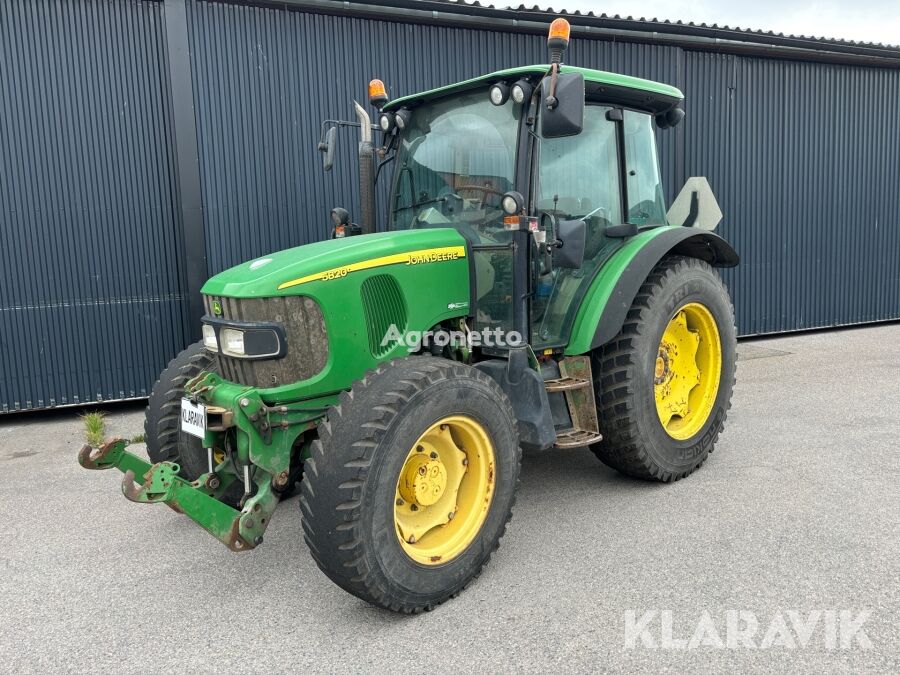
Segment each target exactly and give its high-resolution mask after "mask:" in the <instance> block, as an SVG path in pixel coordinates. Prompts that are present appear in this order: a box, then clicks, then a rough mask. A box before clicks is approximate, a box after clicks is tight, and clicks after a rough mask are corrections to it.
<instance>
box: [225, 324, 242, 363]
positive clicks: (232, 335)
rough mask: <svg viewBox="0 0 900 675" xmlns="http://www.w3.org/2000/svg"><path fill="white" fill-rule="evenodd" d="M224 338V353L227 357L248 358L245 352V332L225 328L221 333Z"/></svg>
mask: <svg viewBox="0 0 900 675" xmlns="http://www.w3.org/2000/svg"><path fill="white" fill-rule="evenodd" d="M219 335H220V337H221V338H222V353H223V354H225V355H226V356H238V357H240V356H246V355H247V353H246V352H245V351H244V332H243V331H240V330H235V329H234V328H223V329H222V330H221V331H219Z"/></svg>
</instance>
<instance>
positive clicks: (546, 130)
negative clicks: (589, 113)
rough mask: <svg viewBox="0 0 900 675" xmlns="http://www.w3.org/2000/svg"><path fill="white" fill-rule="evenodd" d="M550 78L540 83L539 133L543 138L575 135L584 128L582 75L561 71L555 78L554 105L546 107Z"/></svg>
mask: <svg viewBox="0 0 900 675" xmlns="http://www.w3.org/2000/svg"><path fill="white" fill-rule="evenodd" d="M550 81H551V78H549V77H545V78H544V81H543V83H542V84H541V101H542V103H541V135H542V136H543V137H544V138H562V137H563V136H576V135H578V134H580V133H581V130H582V129H584V76H583V75H582V74H581V73H563V74H561V75H559V76H558V77H557V79H556V92H555V94H554V97H555V99H556V105H555V106H553V107H548V105H547V103H546V101H547V98H548V97H549V96H550Z"/></svg>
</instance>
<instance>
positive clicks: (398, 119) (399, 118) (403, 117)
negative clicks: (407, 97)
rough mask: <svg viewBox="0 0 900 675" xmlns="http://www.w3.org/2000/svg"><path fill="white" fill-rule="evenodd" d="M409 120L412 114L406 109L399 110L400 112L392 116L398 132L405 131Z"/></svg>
mask: <svg viewBox="0 0 900 675" xmlns="http://www.w3.org/2000/svg"><path fill="white" fill-rule="evenodd" d="M411 120H412V113H411V112H410V111H409V110H408V109H406V108H400V110H398V111H397V114H396V115H394V124H396V125H397V128H398V129H400V131H403V130H404V129H406V127H407V126H409V123H410V121H411Z"/></svg>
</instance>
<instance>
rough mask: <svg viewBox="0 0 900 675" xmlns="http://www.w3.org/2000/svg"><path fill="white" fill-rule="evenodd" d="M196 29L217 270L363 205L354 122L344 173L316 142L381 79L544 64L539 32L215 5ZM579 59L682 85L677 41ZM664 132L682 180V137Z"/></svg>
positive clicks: (608, 46) (575, 55)
mask: <svg viewBox="0 0 900 675" xmlns="http://www.w3.org/2000/svg"><path fill="white" fill-rule="evenodd" d="M189 28H190V34H191V42H192V47H193V58H194V87H195V93H196V110H197V129H198V135H199V146H200V152H201V170H202V177H203V180H202V183H203V204H204V212H205V215H206V225H207V231H206V239H207V251H208V255H209V262H210V272H211V273H214V272H216V271H219V270H221V269H224V268H226V267H229V266H231V265H234V264H236V263H238V262H241V261H244V260H247V259H250V258H252V257H256V256H260V255H263V254H265V253H267V252H270V251H271V250H273V249H280V248H287V247H289V246H296V245H299V244H303V243H306V242H309V241H316V240H319V239H322V238H324V237H325V236H326V234H327V232H328V227H329V222H330V221H329V220H328V213H329V211H330V210H331V208H332V207H334V206H338V205H343V206H346V207H347V208H349V209H350V210H351V212H354V211H356V210H358V209H357V208H356V204H358V193H357V186H356V180H357V179H356V168H355V167H356V162H355V161H354V159H353V156H354V153H355V152H356V142H357V132H356V130H345V131H343V132H341V133H340V137H339V141H338V142H339V149H340V156H339V157H338V158H337V160H336V162H335V168H334V171H333V172H332V173H329V174H326V173H324V172H323V171H322V169H321V162H322V159H321V155H320V154H319V153H318V151H317V150H316V144H317V142H318V138H319V125H320V123H321V121H322V120H323V119H326V118H341V119H354V117H353V107H352V101H353V99H354V98H356V99H357V100H359V101H360V102H363V103H364V102H365V96H366V86H367V84H368V82H369V80H370V79H371V78H372V77H380V78H381V79H383V80H384V81H385V83H386V84H387V86H388V89H389V93H390V95H391V96H392V97H397V96H401V95H404V94H409V93H414V92H416V91H421V90H423V89H429V88H431V87H436V86H440V85H443V84H449V83H451V82H455V81H459V80H463V79H466V78H469V77H474V76H476V75H480V74H483V73H485V72H489V71H491V70H496V69H499V68H506V67H511V66H516V65H522V64H527V63H542V62H544V61H545V60H546V47H545V40H544V38H543V37H542V36H537V35H523V34H509V33H493V32H489V31H478V30H468V29H454V28H447V27H435V26H422V25H415V26H414V25H409V24H399V23H392V22H386V21H369V20H363V19H355V18H346V17H336V16H326V15H319V14H307V13H303V12H298V11H285V10H282V9H272V8H261V7H251V6H246V5H234V4H225V3H220V2H206V1H204V0H200V1H192V2H191V3H190V5H189ZM567 60H568V61H569V62H571V63H575V64H578V65H581V66H587V67H593V68H603V69H606V70H613V71H617V72H623V73H627V74H629V75H637V76H640V77H646V78H650V79H656V80H662V81H666V82H671V83H674V82H675V81H676V79H677V63H678V50H677V49H675V48H671V47H654V46H646V45H635V44H626V43H613V42H602V41H597V40H576V41H574V42H573V44H572V49H571V51H570V53H569V55H568V56H567ZM367 107H368V106H367ZM369 112H370V114H373V115H374V110H373V109H371V108H369ZM661 137H662V144H663V146H664V155H663V162H664V165H665V166H666V168H667V171H666V174H667V176H674V174H675V171H674V162H675V154H674V134H665V133H663V134H661ZM669 183H671V184H670V185H667V189H668V190H669V191H671V190H672V189H673V186H674V183H672V180H671V179H670V180H669Z"/></svg>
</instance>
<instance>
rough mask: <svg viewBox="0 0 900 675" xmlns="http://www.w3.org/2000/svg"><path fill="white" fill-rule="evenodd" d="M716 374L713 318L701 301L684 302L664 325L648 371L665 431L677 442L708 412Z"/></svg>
mask: <svg viewBox="0 0 900 675" xmlns="http://www.w3.org/2000/svg"><path fill="white" fill-rule="evenodd" d="M721 375H722V343H721V340H720V339H719V327H718V325H716V320H715V319H714V318H713V315H712V313H711V312H710V311H709V309H707V308H706V307H705V306H704V305H701V304H700V303H698V302H692V303H690V304H687V305H685V306H684V307H682V308H680V309H679V310H678V311H677V312H675V316H673V317H672V320H671V321H669V325H668V326H666V330H665V331H664V332H663V336H662V340H660V343H659V351H658V353H657V356H656V364H655V367H654V372H653V393H654V395H655V398H656V412H657V414H658V415H659V421H660V423H661V424H662V426H663V429H665V430H666V433H667V434H669V436H671V437H672V438H674V439H676V440H679V441H683V440H687V439H688V438H691V437H692V436H694V435H695V434H697V433H699V431H700V430H701V429H702V428H703V425H704V424H706V421H707V420H708V419H709V416H710V414H711V413H712V410H713V406H714V405H715V402H716V394H718V392H719V379H720V378H721Z"/></svg>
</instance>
